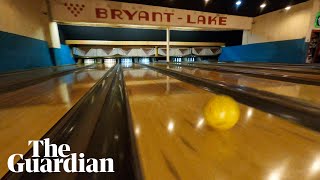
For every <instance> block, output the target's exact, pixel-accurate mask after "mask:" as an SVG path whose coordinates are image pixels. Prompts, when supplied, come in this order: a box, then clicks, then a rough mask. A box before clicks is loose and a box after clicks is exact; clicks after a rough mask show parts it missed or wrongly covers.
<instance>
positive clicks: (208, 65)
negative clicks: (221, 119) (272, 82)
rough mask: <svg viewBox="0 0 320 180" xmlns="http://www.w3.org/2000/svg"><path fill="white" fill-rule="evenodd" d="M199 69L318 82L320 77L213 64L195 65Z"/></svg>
mask: <svg viewBox="0 0 320 180" xmlns="http://www.w3.org/2000/svg"><path fill="white" fill-rule="evenodd" d="M197 66H199V67H210V66H211V67H212V68H219V69H221V70H228V71H245V72H246V73H253V74H255V73H262V74H265V75H277V76H288V77H295V78H303V79H307V80H308V79H309V80H320V75H315V74H302V73H292V72H281V71H275V70H271V69H270V70H267V69H249V68H248V69H244V68H236V67H227V66H223V67H222V66H217V65H214V64H210V63H208V64H197Z"/></svg>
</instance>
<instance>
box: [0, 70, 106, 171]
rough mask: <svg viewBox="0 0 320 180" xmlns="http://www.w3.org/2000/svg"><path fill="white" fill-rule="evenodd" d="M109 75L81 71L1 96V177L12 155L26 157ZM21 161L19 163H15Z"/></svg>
mask: <svg viewBox="0 0 320 180" xmlns="http://www.w3.org/2000/svg"><path fill="white" fill-rule="evenodd" d="M105 72H106V68H101V69H100V70H89V69H88V70H81V71H77V72H74V73H70V74H67V75H64V76H61V77H57V78H53V79H50V80H48V81H45V82H42V83H40V84H37V85H34V86H30V87H27V88H24V89H20V90H18V91H15V92H10V93H6V94H2V95H0V147H1V150H0V152H1V153H0V162H1V163H0V177H2V176H3V175H4V174H5V173H6V172H7V171H8V169H7V163H6V162H7V159H8V157H9V156H10V155H11V154H15V153H21V154H25V153H26V152H27V151H28V150H29V149H30V147H28V146H27V143H28V141H29V140H35V139H40V138H41V137H42V136H43V135H44V134H45V133H46V132H47V131H48V130H49V129H50V128H51V127H52V126H53V125H54V124H56V123H57V122H58V121H59V120H60V118H61V117H62V116H63V115H64V114H65V113H66V112H68V111H69V110H70V109H71V108H72V106H73V105H74V104H75V103H76V102H78V100H79V99H80V98H81V97H82V96H83V95H84V94H85V93H86V92H87V91H88V90H89V89H90V88H91V87H92V86H93V85H94V84H95V82H97V81H98V80H99V79H100V78H101V77H102V76H103V75H104V74H105ZM16 161H18V159H16Z"/></svg>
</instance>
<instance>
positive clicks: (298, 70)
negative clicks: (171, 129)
mask: <svg viewBox="0 0 320 180" xmlns="http://www.w3.org/2000/svg"><path fill="white" fill-rule="evenodd" d="M191 64H192V63H191ZM195 64H196V63H195ZM213 65H218V66H221V67H235V68H241V69H242V68H244V69H265V70H276V71H282V72H286V71H289V72H290V71H291V72H295V73H309V74H318V75H319V74H320V69H312V68H309V69H306V68H301V67H294V66H293V67H292V66H291V67H282V66H266V65H251V64H230V63H229V64H213Z"/></svg>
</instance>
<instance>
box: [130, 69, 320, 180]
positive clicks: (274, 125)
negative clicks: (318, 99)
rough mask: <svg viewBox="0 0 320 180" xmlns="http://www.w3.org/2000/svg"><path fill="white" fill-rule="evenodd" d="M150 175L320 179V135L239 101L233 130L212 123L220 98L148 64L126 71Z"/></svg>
mask: <svg viewBox="0 0 320 180" xmlns="http://www.w3.org/2000/svg"><path fill="white" fill-rule="evenodd" d="M124 75H125V84H126V90H127V93H128V99H129V104H130V109H131V113H132V120H133V125H134V132H135V137H136V140H137V147H138V152H139V157H140V160H141V165H142V169H143V173H144V176H145V179H147V180H153V179H159V177H161V179H168V180H169V179H184V180H185V179H186V180H188V179H190V180H194V179H246V180H248V179H299V180H300V179H318V178H320V168H319V164H320V134H319V133H317V132H314V131H311V130H308V129H305V128H303V127H300V126H297V125H295V124H292V123H290V122H288V121H285V120H283V119H281V118H278V117H276V116H273V115H271V114H268V113H264V112H262V111H260V110H257V109H254V108H252V107H248V106H246V105H243V104H240V109H241V118H240V121H239V122H238V124H237V125H236V126H235V127H234V128H233V129H230V130H228V131H217V130H214V129H212V128H211V127H209V126H207V125H206V123H205V121H204V118H203V114H202V109H203V106H204V105H205V104H206V103H207V102H208V101H209V100H210V99H211V98H212V97H214V96H215V94H213V93H209V92H207V91H205V90H203V89H199V88H197V87H195V86H192V85H190V84H187V83H184V82H181V81H179V80H176V79H174V78H172V77H168V76H165V75H163V74H160V73H157V72H156V71H153V70H149V69H139V68H136V69H131V70H125V71H124Z"/></svg>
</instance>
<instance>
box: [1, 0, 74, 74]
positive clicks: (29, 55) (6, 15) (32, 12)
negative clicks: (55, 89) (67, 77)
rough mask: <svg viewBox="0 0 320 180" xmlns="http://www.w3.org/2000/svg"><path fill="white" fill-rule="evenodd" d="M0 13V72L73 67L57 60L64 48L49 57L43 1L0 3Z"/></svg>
mask: <svg viewBox="0 0 320 180" xmlns="http://www.w3.org/2000/svg"><path fill="white" fill-rule="evenodd" d="M0 12H1V16H0V72H7V71H16V70H24V69H30V68H37V67H48V66H52V65H62V64H69V63H74V62H72V61H70V59H68V60H64V59H65V58H64V57H63V58H64V59H63V58H62V57H61V55H68V56H70V53H68V47H64V48H63V49H61V50H60V49H54V50H52V51H51V52H53V53H50V49H49V44H51V42H50V39H51V38H50V31H49V18H48V15H47V7H46V3H45V0H28V1H26V0H1V1H0ZM54 53H56V54H57V55H55V54H54ZM55 57H60V59H62V60H61V61H59V60H57V61H56V60H54V58H55ZM60 62H62V63H60Z"/></svg>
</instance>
